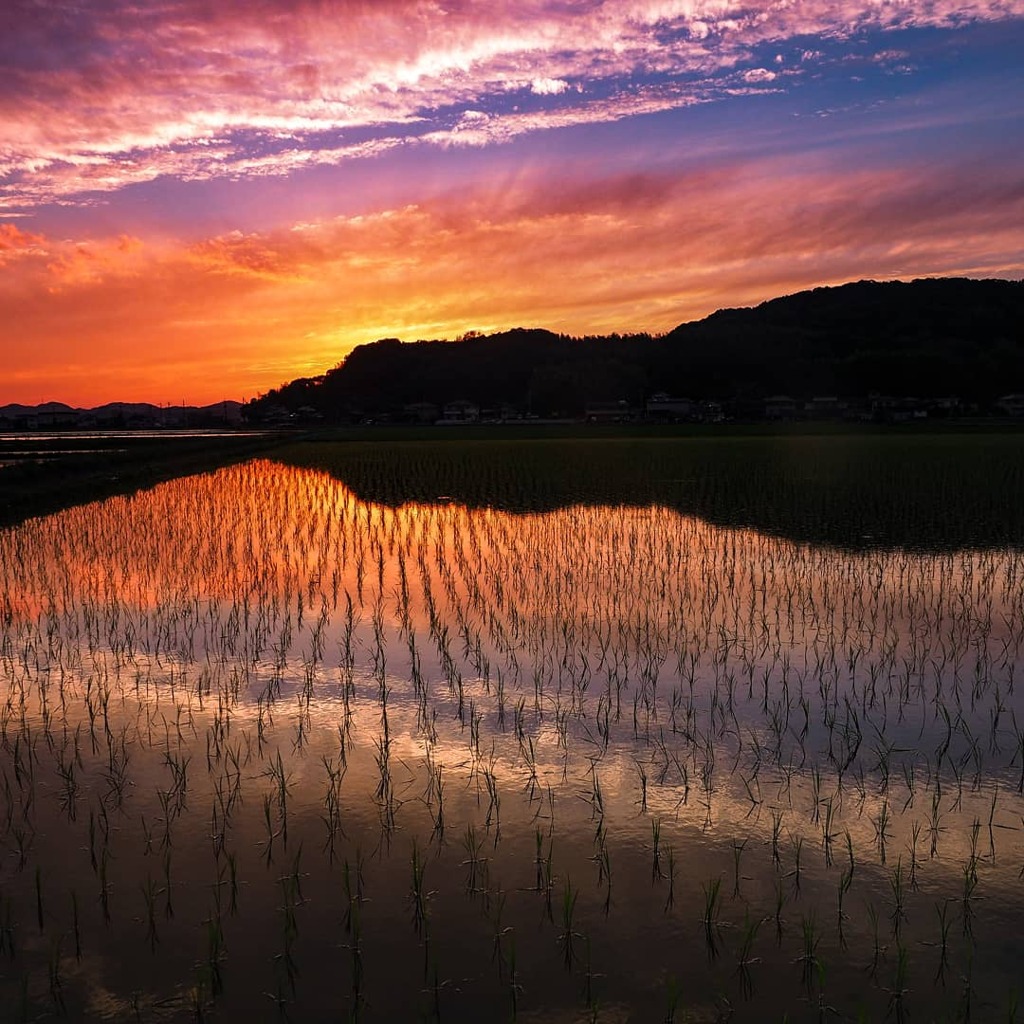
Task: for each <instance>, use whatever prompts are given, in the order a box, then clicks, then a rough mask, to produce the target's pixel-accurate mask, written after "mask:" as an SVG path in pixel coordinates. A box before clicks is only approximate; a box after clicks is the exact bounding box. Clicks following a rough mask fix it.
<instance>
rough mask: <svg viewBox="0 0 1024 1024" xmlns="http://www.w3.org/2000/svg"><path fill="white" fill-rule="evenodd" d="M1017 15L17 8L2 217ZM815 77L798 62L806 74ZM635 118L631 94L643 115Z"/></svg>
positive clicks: (595, 4)
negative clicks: (348, 134) (777, 57)
mask: <svg viewBox="0 0 1024 1024" xmlns="http://www.w3.org/2000/svg"><path fill="white" fill-rule="evenodd" d="M1022 15H1024V2H1022V0H929V2H928V3H883V4H880V3H874V2H870V0H806V2H801V3H799V4H792V3H788V2H782V0H773V2H770V3H759V4H751V3H749V0H748V2H738V0H707V2H704V0H581V2H576V3H572V4H565V3H555V2H552V0H521V2H519V3H510V2H502V3H495V4H487V5H482V4H475V3H465V2H461V3H450V4H446V5H444V6H442V5H440V4H439V3H437V2H434V0H388V2H373V3H369V2H352V0H302V2H299V3H293V2H291V0H289V2H285V0H259V2H254V3H243V2H241V0H230V2H221V3H218V4H208V3H205V2H200V0H168V2H167V3H162V4H160V5H154V6H153V7H148V6H146V5H130V4H128V3H127V2H125V3H117V2H112V3H110V4H108V5H105V6H104V7H102V8H98V9H96V8H93V9H90V8H89V7H86V8H82V9H76V11H75V12H71V11H70V9H64V8H59V7H43V6H39V5H36V4H30V3H27V2H24V0H16V2H13V8H12V10H11V11H10V12H9V13H8V14H7V23H8V30H7V33H6V39H7V43H6V46H7V50H6V51H5V52H7V53H9V54H10V59H9V60H5V61H4V62H3V63H4V66H5V67H6V71H5V72H4V73H3V74H2V75H0V177H3V176H4V175H6V176H8V177H9V178H10V180H9V181H8V182H7V183H6V184H5V185H3V189H4V192H3V198H2V199H0V202H3V203H5V204H6V205H7V207H8V208H13V207H16V206H19V205H20V206H31V205H32V204H38V203H43V202H47V201H50V200H54V199H60V200H67V199H69V198H70V197H72V196H75V195H77V194H79V193H83V192H92V191H96V192H104V191H114V190H117V189H120V188H123V187H125V186H126V185H129V184H132V183H137V182H139V181H145V180H153V178H156V177H160V176H164V175H168V176H175V177H185V178H188V177H190V176H198V177H204V176H213V175H217V174H227V175H249V174H260V173H274V172H275V171H274V168H275V158H274V156H273V155H272V154H270V155H267V154H259V153H254V152H253V151H252V150H251V148H248V147H249V144H250V143H251V141H252V139H253V138H261V139H265V140H270V141H273V140H289V141H292V142H294V143H295V145H293V146H289V147H286V148H288V149H289V150H290V151H291V152H292V154H293V160H298V161H299V162H305V163H307V164H308V163H331V162H341V161H344V160H347V159H351V158H353V157H355V158H358V157H360V156H363V155H366V152H367V151H362V150H359V149H358V148H357V144H351V143H348V142H347V141H342V142H341V143H339V142H338V141H334V142H331V143H327V144H322V138H323V137H324V136H325V135H328V134H333V135H334V137H335V140H336V139H337V133H339V132H344V131H346V130H352V129H359V130H364V129H371V128H372V129H375V130H377V133H378V134H381V135H383V136H385V137H386V138H388V139H389V140H393V142H390V143H388V144H389V145H391V144H397V140H402V139H407V138H409V136H410V134H418V133H419V128H418V127H415V126H417V125H419V124H421V123H422V124H424V125H425V127H426V128H427V131H426V132H425V135H424V137H425V138H426V139H427V140H428V141H429V142H437V143H444V144H448V143H450V142H452V141H455V136H454V134H453V132H454V129H452V128H451V126H450V125H449V124H445V123H443V122H444V116H443V115H444V112H445V111H450V110H452V109H457V108H458V107H460V106H467V105H468V106H471V107H474V108H477V109H479V108H480V107H481V106H484V105H486V104H485V101H487V100H490V99H494V98H496V97H500V96H502V95H506V94H507V92H508V90H509V89H521V90H523V91H524V93H526V94H528V95H529V96H530V97H531V103H532V104H533V108H531V110H529V111H522V112H519V113H520V114H522V115H523V116H521V117H519V119H518V121H517V120H516V119H515V117H514V114H497V113H492V114H491V121H492V124H491V125H490V126H489V128H488V129H487V130H486V131H485V132H484V133H483V134H481V132H480V130H479V126H478V127H477V129H476V132H475V135H464V136H463V137H462V138H461V140H458V141H462V142H467V141H473V140H474V139H476V140H478V141H487V142H493V141H500V140H501V139H503V138H508V137H511V136H513V135H514V134H516V133H517V132H519V131H524V130H529V131H540V130H545V129H550V128H552V127H560V126H564V125H566V124H571V123H581V122H583V123H589V122H593V121H594V120H599V119H600V118H601V117H602V116H610V117H612V118H614V117H616V116H628V115H627V114H622V113H621V111H622V110H623V108H624V107H625V106H628V103H626V101H625V100H622V101H620V106H619V107H616V104H615V103H611V104H609V103H608V102H607V100H606V99H602V98H601V96H602V93H607V91H608V90H607V89H603V90H602V89H601V88H599V87H600V86H602V85H603V84H607V83H610V82H615V81H628V80H631V76H636V75H646V76H652V75H653V76H658V75H661V76H669V79H670V80H669V81H666V82H662V83H660V84H659V83H654V84H653V85H652V89H653V91H655V92H657V93H658V95H659V102H660V103H661V105H662V108H663V109H664V108H670V107H672V106H673V105H674V106H684V105H688V104H691V103H694V102H700V101H703V100H706V99H708V98H710V97H713V95H715V92H716V88H717V89H720V90H721V91H725V92H733V93H735V89H734V88H733V86H732V84H731V76H733V75H734V74H735V73H736V72H737V70H739V71H740V72H741V73H742V77H743V80H745V81H746V83H747V84H748V85H752V86H754V85H762V84H765V83H767V82H769V81H770V78H769V77H768V76H769V75H771V74H773V72H769V71H767V70H766V69H763V68H748V69H746V70H744V69H743V64H744V63H745V62H749V61H750V60H751V59H752V57H753V54H754V52H755V49H756V48H757V47H759V46H761V45H763V44H765V43H777V42H778V43H781V42H784V41H787V40H800V39H804V38H807V37H814V36H816V37H830V38H832V39H833V40H837V39H843V38H845V37H848V36H850V35H851V34H854V33H856V32H858V31H863V30H866V29H879V30H893V29H900V28H908V27H933V28H935V27H938V28H952V27H957V26H960V25H962V24H964V23H966V22H968V21H997V20H1005V19H1008V18H1019V17H1021V16H1022ZM3 45H4V44H0V46H3ZM818 59H820V57H819V51H816V50H810V49H808V50H806V51H805V54H804V65H803V66H804V67H806V66H807V64H808V63H811V62H813V61H815V60H818ZM687 76H689V77H687ZM577 89H578V90H581V92H579V93H578V96H579V99H578V101H576V102H574V103H573V104H571V105H570V106H569V107H568V108H567V107H565V105H564V97H565V96H566V95H567V94H568V93H569V92H570V91H575V90H577ZM643 98H644V97H643V95H642V94H641V93H634V99H635V106H636V108H637V109H638V110H643V109H644V103H643V102H642V100H643ZM545 104H547V106H545ZM502 109H504V108H502ZM530 118H533V120H530ZM243 137H244V139H243ZM300 153H307V154H309V156H308V157H306V158H301V159H300V158H299V157H298V156H296V155H295V154H300ZM317 153H319V154H320V155H316V154H317ZM261 161H262V162H261ZM286 162H287V161H283V162H281V163H278V164H277V165H276V166H277V167H278V168H280V167H282V166H284V164H285V163H286Z"/></svg>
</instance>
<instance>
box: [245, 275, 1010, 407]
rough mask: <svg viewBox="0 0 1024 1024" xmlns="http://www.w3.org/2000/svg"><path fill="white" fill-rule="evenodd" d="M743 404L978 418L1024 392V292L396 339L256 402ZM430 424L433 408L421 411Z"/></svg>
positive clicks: (806, 302)
mask: <svg viewBox="0 0 1024 1024" xmlns="http://www.w3.org/2000/svg"><path fill="white" fill-rule="evenodd" d="M659 391H661V392H667V393H670V394H674V395H679V396H687V397H690V398H693V399H714V400H717V401H727V402H734V403H736V404H737V407H742V406H743V404H744V403H756V402H757V401H759V400H761V399H763V398H765V397H766V396H769V395H774V394H787V395H791V396H793V397H794V398H797V399H807V398H810V397H812V396H814V395H836V396H839V397H845V398H863V397H864V396H867V395H868V394H869V393H871V392H877V393H881V394H887V395H896V396H908V395H913V396H916V397H919V398H936V397H939V396H946V395H956V396H959V397H960V398H962V399H963V400H965V401H967V402H972V403H978V404H979V405H981V406H985V405H987V404H990V403H992V402H993V401H994V400H995V399H996V398H997V397H998V396H999V395H1003V394H1006V393H1008V392H1014V391H1017V392H1019V391H1024V282H1019V281H1003V280H987V281H975V280H968V279H963V278H952V279H949V278H946V279H926V280H918V281H913V282H909V283H904V282H899V281H893V282H884V283H879V282H874V281H860V282H857V283H855V284H847V285H842V286H840V287H837V288H815V289H814V290H812V291H805V292H799V293H797V294H795V295H789V296H786V297H785V298H779V299H773V300H771V301H769V302H764V303H762V304H761V305H759V306H757V307H754V308H751V309H724V310H720V311H719V312H717V313H714V314H712V315H711V316H709V317H706V318H705V319H704V320H700V321H696V322H694V323H688V324H682V325H681V326H679V327H677V328H675V330H673V331H670V332H669V333H668V334H666V335H664V336H662V337H652V336H650V335H647V334H637V335H617V334H615V335H611V336H608V337H587V338H570V337H567V336H565V335H558V334H553V333H551V332H550V331H544V330H526V329H522V328H520V329H516V330H510V331H504V332H502V333H500V334H494V335H491V336H489V337H483V336H479V335H475V336H471V337H465V338H463V339H460V340H458V341H454V342H449V341H418V342H413V343H402V342H400V341H398V340H397V339H385V340H383V341H378V342H374V343H373V344H369V345H361V346H359V347H358V348H356V349H354V350H353V351H352V352H351V353H350V354H349V355H348V357H347V358H346V359H345V360H344V361H343V362H342V363H341V364H340V365H338V366H337V367H335V368H334V369H333V370H330V371H329V372H328V373H326V374H324V375H323V376H321V377H315V378H310V379H301V380H296V381H292V382H291V383H290V384H286V385H284V386H282V387H281V388H279V389H277V390H274V391H271V392H270V393H269V394H267V395H264V396H261V397H260V398H259V399H256V400H255V401H254V402H252V403H250V406H249V408H248V412H249V414H250V415H251V416H253V417H255V418H261V417H262V418H266V417H268V416H271V415H273V414H274V413H275V412H276V414H277V415H281V414H282V412H292V413H294V412H296V411H298V410H305V412H306V414H307V415H311V414H312V412H313V411H315V412H316V413H317V414H319V415H320V416H322V417H323V418H324V419H326V420H328V421H345V420H350V419H353V418H358V417H363V416H380V415H392V416H402V415H405V416H406V417H408V416H410V415H415V410H414V409H410V407H415V406H417V405H420V406H435V407H437V408H438V409H439V410H440V409H442V408H443V406H444V405H445V403H449V402H453V401H456V400H459V399H464V400H468V401H470V402H473V403H475V404H476V405H478V406H482V407H485V408H488V407H489V408H493V409H495V410H497V409H499V408H500V407H501V406H503V405H504V406H507V407H510V408H512V409H515V410H517V411H519V412H521V413H532V414H535V415H559V414H560V415H580V414H582V413H583V412H584V409H585V408H586V406H587V405H588V404H592V403H598V402H612V401H619V400H624V401H625V402H627V403H630V404H632V405H634V406H639V405H641V404H642V402H643V399H644V398H646V397H648V396H649V395H650V394H651V393H653V392H659ZM424 415H425V416H426V415H429V410H425V411H424Z"/></svg>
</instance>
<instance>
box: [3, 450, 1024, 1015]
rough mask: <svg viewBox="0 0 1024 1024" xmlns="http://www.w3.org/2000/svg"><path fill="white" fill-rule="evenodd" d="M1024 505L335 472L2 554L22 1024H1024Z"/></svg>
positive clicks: (735, 466) (577, 475) (99, 516)
mask: <svg viewBox="0 0 1024 1024" xmlns="http://www.w3.org/2000/svg"><path fill="white" fill-rule="evenodd" d="M1022 495H1024V437H1021V436H1020V435H1005V436H1004V435H979V436H972V437H957V436H953V435H950V436H936V437H916V436H915V437H900V436H885V437H873V438H856V437H834V438H817V439H816V438H808V437H801V438H789V439H785V438H783V439H778V438H775V439H772V438H717V439H716V438H696V439H694V438H690V439H676V440H661V441H659V440H651V439H648V440H639V439H638V440H629V441H625V440H623V441H615V440H602V441H565V440H561V441H530V442H515V441H507V442H485V441H480V442H458V441H454V440H453V441H448V442H444V443H441V442H428V441H424V442H416V443H412V442H409V443H405V444H401V443H393V444H375V443H373V442H360V443H348V444H345V443H328V442H319V443H307V444H296V445H293V446H291V447H284V448H278V449H275V451H274V453H273V458H254V459H252V460H250V461H246V462H242V463H240V464H236V465H232V466H228V467H225V468H222V469H219V470H217V471H214V472H209V473H202V474H198V475H193V476H186V477H181V478H179V479H175V480H171V481H168V482H165V483H161V484H159V485H157V486H155V487H152V488H150V489H148V490H144V491H139V492H137V493H135V494H134V495H130V496H118V497H112V498H108V499H107V500H105V501H102V502H96V503H93V504H87V505H81V506H79V507H76V508H69V509H65V510H64V511H60V512H56V513H54V514H52V515H48V516H45V517H38V518H32V519H27V520H25V521H23V522H21V523H19V524H17V525H14V526H9V527H6V528H4V529H0V1007H2V1010H0V1016H2V1017H3V1019H5V1020H15V1021H35V1020H41V1019H54V1018H57V1019H59V1018H65V1019H71V1020H104V1021H189V1020H211V1021H236V1020H266V1021H276V1020H290V1021H296V1022H298V1021H337V1020H352V1021H367V1022H369V1021H416V1020H429V1021H458V1022H476V1021H504V1020H513V1021H514V1020H518V1021H524V1022H537V1024H540V1022H545V1024H562V1022H566V1024H568V1022H576V1021H605V1022H626V1021H679V1022H682V1021H694V1022H696V1021H729V1020H735V1021H780V1022H781V1021H786V1020H788V1021H886V1020H891V1021H896V1022H903V1021H915V1022H916V1021H1014V1020H1020V1019H1024V1010H1022V1009H1021V1008H1020V1000H1021V998H1022V992H1021V977H1022V971H1021V963H1022V952H1024V941H1022V926H1024V878H1022V873H1024V796H1022V790H1024V699H1022V692H1024V691H1022V690H1020V689H1018V686H1024V509H1022V505H1024V503H1022V502H1021V497H1022Z"/></svg>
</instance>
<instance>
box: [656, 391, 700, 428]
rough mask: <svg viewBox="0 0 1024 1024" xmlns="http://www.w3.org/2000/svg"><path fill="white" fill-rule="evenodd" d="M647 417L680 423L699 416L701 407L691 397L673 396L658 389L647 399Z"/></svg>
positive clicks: (660, 421)
mask: <svg viewBox="0 0 1024 1024" xmlns="http://www.w3.org/2000/svg"><path fill="white" fill-rule="evenodd" d="M644 411H645V413H646V416H647V419H649V420H655V421H656V422H659V423H680V422H685V421H687V420H693V419H697V418H699V413H700V407H699V406H698V405H697V403H696V402H694V401H692V400H691V399H689V398H672V397H671V396H670V395H668V394H667V393H666V392H664V391H658V392H656V393H655V394H653V395H651V397H650V398H648V399H647V402H646V405H645V407H644Z"/></svg>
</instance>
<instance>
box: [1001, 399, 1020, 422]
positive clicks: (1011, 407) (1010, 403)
mask: <svg viewBox="0 0 1024 1024" xmlns="http://www.w3.org/2000/svg"><path fill="white" fill-rule="evenodd" d="M996 409H998V410H999V412H1001V413H1003V415H1005V416H1013V417H1014V418H1015V419H1020V418H1021V417H1024V395H1016V394H1015V395H1003V396H1002V397H1001V398H999V399H998V400H997V401H996Z"/></svg>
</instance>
